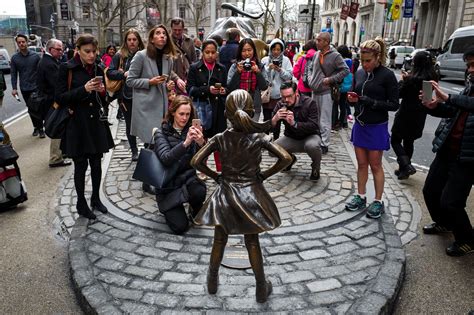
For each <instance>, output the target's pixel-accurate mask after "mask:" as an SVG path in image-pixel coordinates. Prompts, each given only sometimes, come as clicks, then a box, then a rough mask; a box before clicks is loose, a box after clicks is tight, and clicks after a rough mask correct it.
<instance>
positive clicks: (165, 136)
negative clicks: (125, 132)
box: [154, 95, 206, 234]
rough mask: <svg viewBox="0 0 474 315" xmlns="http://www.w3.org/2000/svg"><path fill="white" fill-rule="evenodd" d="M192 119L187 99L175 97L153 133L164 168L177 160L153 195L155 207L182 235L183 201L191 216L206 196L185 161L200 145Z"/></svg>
mask: <svg viewBox="0 0 474 315" xmlns="http://www.w3.org/2000/svg"><path fill="white" fill-rule="evenodd" d="M194 118H196V114H195V111H194V107H193V105H192V102H191V99H190V98H189V97H186V96H182V95H179V96H176V98H175V99H174V100H173V102H172V103H171V106H170V108H169V110H168V112H167V113H166V117H165V119H164V121H163V124H162V126H161V129H158V130H157V131H156V132H155V134H154V143H155V147H154V150H155V153H156V155H157V156H158V158H159V159H160V161H161V162H162V163H163V164H164V165H165V166H166V167H171V166H172V165H176V163H178V170H177V172H176V175H175V176H174V178H173V179H172V180H171V181H170V182H169V183H168V184H167V185H166V188H164V189H159V190H157V194H156V201H157V203H158V208H159V210H160V212H161V213H162V214H163V215H164V216H165V219H166V223H167V224H168V226H169V228H170V229H171V230H172V231H173V232H174V233H175V234H183V233H184V232H186V230H187V229H188V226H189V222H188V217H187V215H186V210H185V209H184V205H183V204H184V203H186V202H187V203H189V205H190V209H191V216H192V217H194V216H195V215H196V213H197V212H198V211H199V209H201V206H202V204H203V202H204V199H205V198H206V185H205V184H204V183H203V182H202V181H201V180H200V179H198V177H197V175H196V171H195V170H194V168H192V167H191V165H190V164H189V163H190V161H191V159H192V158H193V156H194V154H196V152H197V151H198V150H199V149H200V148H201V147H202V146H203V145H204V137H203V134H202V130H201V128H200V127H199V126H193V125H192V124H191V123H192V119H194Z"/></svg>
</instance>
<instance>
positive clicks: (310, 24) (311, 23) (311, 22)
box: [308, 0, 316, 40]
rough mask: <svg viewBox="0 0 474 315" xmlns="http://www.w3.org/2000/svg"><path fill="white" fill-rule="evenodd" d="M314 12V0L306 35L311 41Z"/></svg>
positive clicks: (314, 0)
mask: <svg viewBox="0 0 474 315" xmlns="http://www.w3.org/2000/svg"><path fill="white" fill-rule="evenodd" d="M315 10H316V0H313V3H312V5H311V21H310V22H309V33H308V40H311V39H313V27H314V13H315Z"/></svg>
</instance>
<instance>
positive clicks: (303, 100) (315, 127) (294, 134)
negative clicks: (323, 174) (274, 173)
mask: <svg viewBox="0 0 474 315" xmlns="http://www.w3.org/2000/svg"><path fill="white" fill-rule="evenodd" d="M280 94H281V101H279V102H278V103H277V104H276V106H275V109H274V110H273V118H272V126H273V128H276V127H277V125H278V124H279V122H280V121H282V122H283V124H284V125H285V133H284V136H283V137H281V138H279V139H278V140H276V141H275V143H276V144H278V145H280V146H281V147H283V148H284V149H285V150H287V151H288V152H289V153H291V157H292V158H293V161H292V162H291V164H290V166H288V167H287V168H286V169H285V171H289V170H291V167H292V166H293V164H295V163H296V156H295V155H294V154H293V153H297V152H305V153H307V154H308V155H309V157H310V158H311V160H312V163H311V175H310V180H313V181H317V180H318V179H319V177H320V168H321V134H320V131H319V130H320V129H319V115H318V108H317V104H316V101H314V100H313V99H312V98H311V97H307V96H305V95H300V94H299V92H298V90H297V86H296V83H294V82H292V81H288V82H284V83H282V84H281V86H280Z"/></svg>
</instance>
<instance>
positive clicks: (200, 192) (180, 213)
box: [163, 181, 206, 235]
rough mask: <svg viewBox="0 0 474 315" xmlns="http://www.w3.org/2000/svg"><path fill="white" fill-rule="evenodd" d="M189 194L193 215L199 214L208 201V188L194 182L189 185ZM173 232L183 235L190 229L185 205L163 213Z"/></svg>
mask: <svg viewBox="0 0 474 315" xmlns="http://www.w3.org/2000/svg"><path fill="white" fill-rule="evenodd" d="M187 190H188V193H189V197H188V203H189V205H190V206H191V208H192V211H193V213H192V215H195V214H197V212H198V211H199V209H201V207H202V204H203V203H204V200H205V199H206V186H204V185H203V184H201V183H199V182H196V181H194V182H192V183H190V184H188V185H187ZM163 214H164V216H165V219H166V224H168V226H169V228H170V229H171V231H173V232H174V233H175V234H178V235H179V234H183V233H184V232H186V231H187V229H188V224H189V223H188V217H187V216H186V210H185V209H184V205H179V206H177V207H174V208H172V209H170V210H168V211H166V212H164V213H163Z"/></svg>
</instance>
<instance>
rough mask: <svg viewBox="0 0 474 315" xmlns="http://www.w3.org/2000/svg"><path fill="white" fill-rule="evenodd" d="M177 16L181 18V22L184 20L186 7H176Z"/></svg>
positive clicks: (183, 5)
mask: <svg viewBox="0 0 474 315" xmlns="http://www.w3.org/2000/svg"><path fill="white" fill-rule="evenodd" d="M178 16H179V17H180V18H182V19H183V20H185V19H186V5H185V4H179V5H178Z"/></svg>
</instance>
